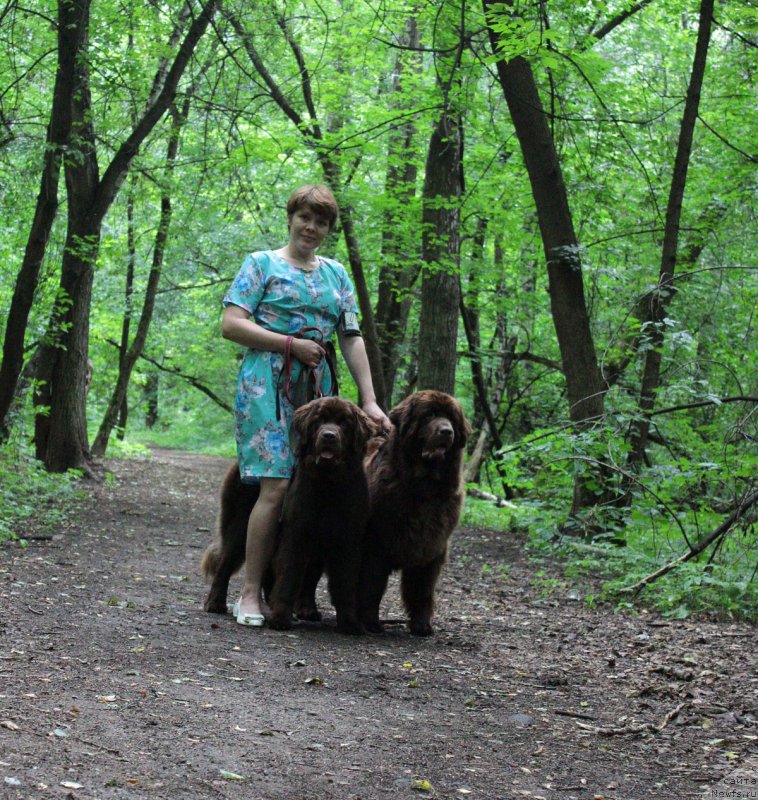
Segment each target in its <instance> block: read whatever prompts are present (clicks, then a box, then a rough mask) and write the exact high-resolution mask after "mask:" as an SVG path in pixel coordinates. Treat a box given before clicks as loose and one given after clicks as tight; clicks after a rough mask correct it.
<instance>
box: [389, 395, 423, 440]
mask: <svg viewBox="0 0 758 800" xmlns="http://www.w3.org/2000/svg"><path fill="white" fill-rule="evenodd" d="M419 402H420V401H419V396H418V395H417V394H411V395H408V397H406V398H405V400H401V401H400V402H399V403H398V404H397V405H396V406H395V407H394V408H393V409H392V411H390V413H389V418H390V422H391V423H392V424H393V425H394V426H395V427H396V428H397V432H398V434H399V436H400V439H401V441H408V440H410V439H412V438H413V437H414V436H415V435H416V433H417V432H418V416H419V415H418V414H417V413H416V410H417V407H418V404H419Z"/></svg>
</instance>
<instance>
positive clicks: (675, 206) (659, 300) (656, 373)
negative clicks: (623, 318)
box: [629, 0, 713, 467]
mask: <svg viewBox="0 0 758 800" xmlns="http://www.w3.org/2000/svg"><path fill="white" fill-rule="evenodd" d="M712 18H713V0H703V2H702V3H701V5H700V23H699V27H698V36H697V44H696V45H695V56H694V60H693V64H692V73H691V75H690V83H689V87H688V88H687V100H686V102H685V105H684V116H683V118H682V124H681V126H680V129H679V142H678V145H677V150H676V158H675V160H674V172H673V175H672V177H671V188H670V191H669V199H668V205H667V206H666V225H665V228H664V234H663V247H662V252H661V268H660V273H659V277H658V286H657V289H656V291H655V292H653V293H652V295H651V296H650V309H649V314H648V317H647V325H646V326H645V328H646V331H648V332H649V337H650V346H649V349H648V350H647V355H646V358H645V368H644V371H643V375H642V385H641V388H640V399H639V409H640V412H641V416H640V418H639V419H637V420H635V422H634V425H633V427H632V437H631V438H632V448H631V452H630V454H629V463H630V464H631V465H632V466H635V467H636V466H638V465H639V464H641V463H642V461H643V460H644V456H645V449H646V447H647V441H648V436H649V434H650V414H651V412H652V411H653V409H654V408H655V397H656V394H657V392H658V388H659V386H660V378H661V357H662V353H661V351H662V348H663V339H664V326H663V320H664V318H665V316H666V309H667V307H668V305H669V303H670V302H671V300H672V298H673V296H674V294H675V291H676V289H675V286H674V282H673V281H674V272H675V270H676V259H677V251H678V248H679V227H680V221H681V215H682V201H683V199H684V190H685V187H686V185H687V170H688V167H689V162H690V154H691V152H692V138H693V133H694V130H695V123H696V122H697V115H698V108H699V105H700V91H701V88H702V86H703V76H704V74H705V64H706V60H707V57H708V45H709V43H710V38H711V21H712Z"/></svg>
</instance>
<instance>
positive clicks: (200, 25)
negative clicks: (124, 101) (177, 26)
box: [35, 0, 220, 472]
mask: <svg viewBox="0 0 758 800" xmlns="http://www.w3.org/2000/svg"><path fill="white" fill-rule="evenodd" d="M72 2H73V3H74V5H76V6H78V7H80V8H81V11H82V14H81V24H82V27H83V31H84V34H83V35H84V37H85V42H86V41H87V35H88V30H89V0H72ZM219 3H220V0H207V2H205V3H204V4H203V5H202V6H201V8H200V10H199V13H197V14H196V15H195V16H194V19H193V20H192V23H191V24H190V26H189V29H188V30H187V33H186V35H185V36H184V39H183V41H182V43H181V45H180V47H179V49H178V51H177V53H176V56H175V58H174V61H173V63H172V64H171V66H170V68H169V69H167V70H166V69H165V68H164V67H162V68H161V69H160V70H159V72H158V75H157V76H156V82H155V86H154V91H153V92H152V95H151V98H150V102H149V103H148V106H147V108H146V109H145V111H144V113H143V114H142V116H141V117H140V118H139V120H138V121H137V124H136V125H135V126H134V128H133V129H132V131H131V132H130V134H129V135H128V137H127V138H126V139H125V140H124V142H123V143H122V145H121V146H120V147H119V148H118V150H117V152H116V154H115V155H114V157H113V159H112V161H111V162H110V164H109V165H108V167H107V168H106V169H105V171H104V173H103V175H102V177H100V173H99V167H98V158H97V145H96V137H95V131H94V125H93V121H92V120H93V114H92V103H91V96H90V81H89V65H88V60H87V59H86V58H79V59H77V61H76V64H75V67H74V74H75V77H74V81H75V89H74V92H73V94H72V103H71V106H72V111H71V114H72V130H73V132H74V135H73V136H72V145H73V147H74V150H75V153H74V154H72V157H70V158H68V159H67V160H66V164H65V173H66V188H67V195H68V228H67V233H66V245H65V249H64V254H63V259H62V263H61V281H60V289H59V293H58V299H57V302H56V305H55V308H54V311H53V315H52V320H51V324H50V330H51V331H57V332H60V341H59V343H58V346H52V345H50V344H47V345H46V346H45V351H44V357H43V359H42V375H43V379H44V382H43V386H42V391H41V392H40V393H39V394H38V396H37V404H38V406H45V407H46V408H49V414H48V413H47V411H46V410H43V409H40V412H39V413H38V415H37V422H38V424H37V427H36V430H35V445H36V448H37V456H38V458H40V459H41V460H42V461H43V462H44V464H45V466H46V468H47V469H48V470H50V471H55V472H61V471H65V470H67V469H70V468H83V469H85V470H86V469H88V467H89V460H90V453H89V448H88V442H87V426H86V413H85V402H84V401H85V383H86V371H87V348H88V343H89V310H90V301H91V294H92V280H93V274H94V264H95V261H96V259H97V255H98V248H99V242H100V229H101V226H102V223H103V219H104V218H105V215H106V214H107V212H108V210H109V208H110V206H111V204H112V203H113V201H114V200H115V198H116V196H117V194H118V191H119V188H120V187H121V184H122V182H123V180H124V178H125V177H126V174H127V172H128V170H129V167H130V165H131V162H132V160H133V158H134V156H135V155H136V154H137V152H138V150H139V147H140V145H141V144H142V142H144V140H145V138H146V137H147V136H148V134H149V133H150V132H151V131H152V130H153V128H154V127H155V125H156V124H157V123H158V122H159V120H160V119H161V117H162V116H163V114H164V113H165V111H166V109H167V108H168V107H169V106H170V104H171V102H172V101H173V99H174V96H175V94H176V91H177V87H178V85H179V81H180V79H181V77H182V75H183V74H184V71H185V69H186V67H187V64H188V63H189V59H190V57H191V56H192V53H193V52H194V50H195V48H196V46H197V44H198V42H199V41H200V39H201V37H202V35H203V34H204V33H205V31H206V29H207V28H208V25H209V24H210V21H211V19H212V17H213V15H214V14H215V12H216V9H217V7H218V5H219ZM188 8H189V6H188ZM85 49H86V45H85Z"/></svg>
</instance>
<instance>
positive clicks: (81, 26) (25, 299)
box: [0, 0, 89, 438]
mask: <svg viewBox="0 0 758 800" xmlns="http://www.w3.org/2000/svg"><path fill="white" fill-rule="evenodd" d="M88 19H89V2H85V3H71V2H67V0H59V2H58V31H57V34H58V66H57V69H56V73H55V86H54V88H53V99H52V104H51V109H50V121H49V123H48V126H47V139H46V143H45V153H44V160H43V166H42V179H41V185H40V189H39V194H38V195H37V206H36V209H35V212H34V218H33V220H32V224H31V229H30V231H29V238H28V240H27V243H26V249H25V250H24V258H23V260H22V262H21V268H20V269H19V271H18V275H17V277H16V283H15V289H14V292H13V298H12V300H11V305H10V309H9V311H8V319H7V322H6V325H5V338H4V341H3V360H2V365H1V366H0V438H4V437H5V436H7V434H8V428H9V426H8V419H7V417H8V412H9V410H10V408H11V404H12V402H13V397H14V394H15V392H16V387H17V385H18V379H19V376H20V374H21V368H22V366H23V362H24V338H25V334H26V327H27V324H28V321H29V311H30V310H31V307H32V303H33V302H34V293H35V291H36V289H37V283H38V280H39V273H40V268H41V266H42V261H43V259H44V257H45V250H46V248H47V242H48V238H49V237H50V231H51V229H52V227H53V222H54V221H55V217H56V214H57V211H58V183H59V180H60V171H61V164H62V162H63V153H64V152H65V148H66V144H67V143H68V139H69V134H70V132H71V107H72V97H73V93H74V87H75V71H76V64H77V61H78V60H79V59H80V57H81V52H82V48H83V47H84V45H85V40H86V33H87V20H88Z"/></svg>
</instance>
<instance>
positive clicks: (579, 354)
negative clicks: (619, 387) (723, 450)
mask: <svg viewBox="0 0 758 800" xmlns="http://www.w3.org/2000/svg"><path fill="white" fill-rule="evenodd" d="M483 3H484V10H485V13H486V14H487V15H488V16H490V15H491V9H493V8H494V7H497V6H498V5H499V4H497V3H495V2H494V0H483ZM490 40H491V42H492V49H493V52H494V53H495V54H496V55H497V56H498V60H497V74H498V79H499V82H500V85H501V87H502V89H503V94H504V96H505V100H506V102H507V104H508V109H509V111H510V114H511V118H512V120H513V125H514V127H515V129H516V135H517V136H518V139H519V143H520V144H521V151H522V154H523V156H524V162H525V164H526V169H527V172H528V174H529V181H530V184H531V188H532V195H533V197H534V202H535V206H536V208H537V217H538V220H539V227H540V233H541V236H542V245H543V249H544V252H545V258H546V262H547V271H548V284H549V291H550V305H551V311H552V316H553V324H554V325H555V331H556V335H557V338H558V346H559V348H560V352H561V359H562V363H563V373H564V375H565V377H566V390H567V394H568V401H569V416H570V418H571V419H572V420H573V421H574V422H575V423H580V424H581V423H586V422H588V421H590V420H597V419H601V418H602V416H603V410H604V404H603V393H602V387H601V383H600V373H599V370H598V365H597V357H596V354H595V345H594V342H593V339H592V332H591V330H590V321H589V315H588V313H587V307H586V304H585V297H584V283H583V280H582V265H581V259H580V256H579V248H578V243H577V239H576V235H575V233H574V225H573V220H572V216H571V210H570V208H569V203H568V197H567V193H566V186H565V184H564V180H563V173H562V171H561V165H560V162H559V160H558V154H557V151H556V148H555V142H554V140H553V137H552V134H551V133H550V127H549V125H548V121H547V117H546V115H545V112H544V110H543V108H542V102H541V100H540V96H539V93H538V91H537V85H536V83H535V81H534V75H533V74H532V69H531V66H530V65H529V63H528V62H527V61H526V60H525V59H524V58H523V57H521V56H517V57H516V58H513V59H511V60H509V61H505V60H504V58H503V57H502V56H506V57H507V53H504V54H503V53H501V50H500V42H499V38H498V35H497V33H495V32H494V31H493V30H491V29H490ZM597 501H598V496H597V494H596V493H595V492H594V491H590V490H589V488H588V487H587V484H586V482H584V481H580V480H577V481H576V483H575V486H574V498H573V503H572V509H571V513H572V515H575V514H577V512H579V510H580V509H582V508H584V507H588V506H593V505H595V504H596V503H597Z"/></svg>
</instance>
